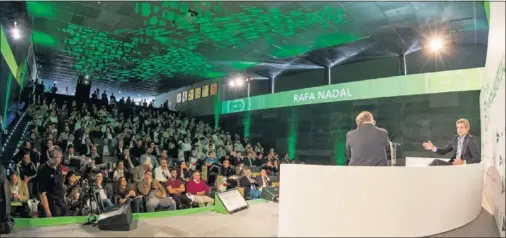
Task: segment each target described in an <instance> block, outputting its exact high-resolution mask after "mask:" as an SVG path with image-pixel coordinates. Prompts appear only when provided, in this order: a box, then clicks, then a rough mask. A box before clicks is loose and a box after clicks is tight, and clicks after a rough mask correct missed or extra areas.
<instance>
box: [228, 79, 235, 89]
mask: <svg viewBox="0 0 506 238" xmlns="http://www.w3.org/2000/svg"><path fill="white" fill-rule="evenodd" d="M228 86H230V87H231V88H233V87H235V80H230V81H229V82H228Z"/></svg>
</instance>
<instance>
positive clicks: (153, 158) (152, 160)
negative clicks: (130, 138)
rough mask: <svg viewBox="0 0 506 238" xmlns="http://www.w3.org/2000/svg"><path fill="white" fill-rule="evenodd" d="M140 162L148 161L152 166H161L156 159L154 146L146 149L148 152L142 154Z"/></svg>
mask: <svg viewBox="0 0 506 238" xmlns="http://www.w3.org/2000/svg"><path fill="white" fill-rule="evenodd" d="M140 162H141V164H145V163H148V164H149V167H151V168H156V167H158V166H160V164H159V163H158V160H157V159H156V156H154V155H153V147H148V148H147V149H146V153H145V154H143V155H141V158H140Z"/></svg>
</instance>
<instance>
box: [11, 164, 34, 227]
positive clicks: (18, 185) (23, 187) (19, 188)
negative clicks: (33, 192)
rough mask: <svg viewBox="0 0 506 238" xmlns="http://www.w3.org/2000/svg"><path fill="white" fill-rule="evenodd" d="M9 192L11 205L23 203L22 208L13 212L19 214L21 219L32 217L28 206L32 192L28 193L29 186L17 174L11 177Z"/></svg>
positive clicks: (16, 208) (14, 173)
mask: <svg viewBox="0 0 506 238" xmlns="http://www.w3.org/2000/svg"><path fill="white" fill-rule="evenodd" d="M9 192H10V196H11V204H12V202H21V206H19V207H14V209H13V211H15V212H19V213H20V214H21V217H24V218H28V217H30V206H29V205H28V199H29V198H30V192H29V191H28V185H27V184H26V183H25V182H24V181H23V180H21V179H19V177H18V175H17V173H16V172H13V173H11V174H10V176H9Z"/></svg>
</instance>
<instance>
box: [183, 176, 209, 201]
mask: <svg viewBox="0 0 506 238" xmlns="http://www.w3.org/2000/svg"><path fill="white" fill-rule="evenodd" d="M192 177H193V179H192V180H190V181H188V183H187V184H186V187H187V188H186V194H187V196H188V197H189V198H190V199H191V200H192V201H193V202H194V203H197V204H198V205H199V207H204V206H209V205H213V204H214V199H212V198H211V197H209V196H207V194H208V193H209V187H208V186H207V184H206V182H205V181H203V180H201V179H200V172H198V171H195V172H193V176H192Z"/></svg>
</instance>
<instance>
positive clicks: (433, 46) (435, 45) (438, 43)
mask: <svg viewBox="0 0 506 238" xmlns="http://www.w3.org/2000/svg"><path fill="white" fill-rule="evenodd" d="M429 47H430V50H431V51H433V52H438V51H440V50H441V49H442V48H443V41H442V40H441V39H440V38H435V39H432V40H431V41H430V43H429Z"/></svg>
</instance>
